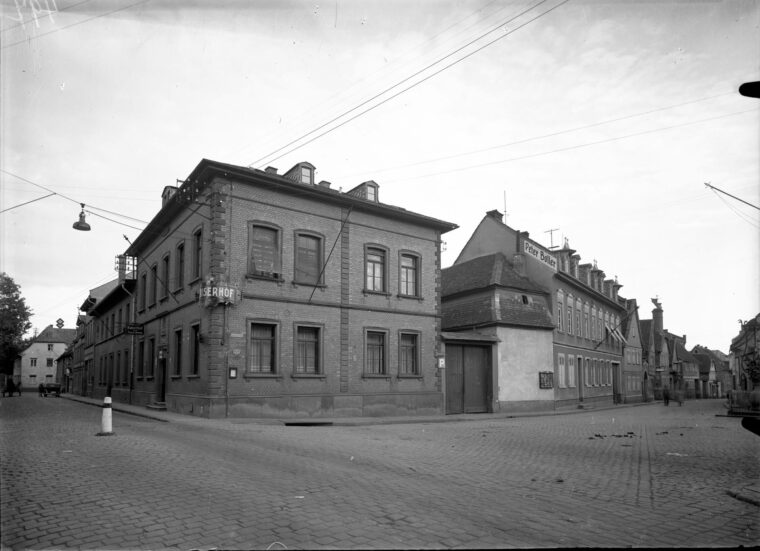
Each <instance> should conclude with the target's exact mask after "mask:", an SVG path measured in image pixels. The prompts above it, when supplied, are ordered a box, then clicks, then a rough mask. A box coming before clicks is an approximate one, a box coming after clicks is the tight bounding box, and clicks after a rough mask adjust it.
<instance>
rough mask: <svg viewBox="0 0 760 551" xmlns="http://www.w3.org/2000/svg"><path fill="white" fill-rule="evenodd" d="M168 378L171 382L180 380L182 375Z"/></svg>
mask: <svg viewBox="0 0 760 551" xmlns="http://www.w3.org/2000/svg"><path fill="white" fill-rule="evenodd" d="M169 378H170V379H171V380H172V381H176V380H177V379H181V378H182V375H170V376H169Z"/></svg>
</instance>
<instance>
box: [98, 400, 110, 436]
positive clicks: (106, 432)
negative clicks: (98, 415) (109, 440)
mask: <svg viewBox="0 0 760 551" xmlns="http://www.w3.org/2000/svg"><path fill="white" fill-rule="evenodd" d="M112 411H113V410H112V409H111V397H110V396H106V397H105V398H104V399H103V419H102V421H101V423H100V432H99V433H98V434H96V435H95V436H111V435H112V434H113V427H112V426H111V419H112V416H113V414H112Z"/></svg>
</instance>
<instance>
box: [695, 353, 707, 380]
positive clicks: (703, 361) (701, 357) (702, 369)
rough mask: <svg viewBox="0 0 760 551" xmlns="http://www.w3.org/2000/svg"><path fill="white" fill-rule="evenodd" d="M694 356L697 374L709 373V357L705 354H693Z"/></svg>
mask: <svg viewBox="0 0 760 551" xmlns="http://www.w3.org/2000/svg"><path fill="white" fill-rule="evenodd" d="M694 358H695V359H696V360H697V364H698V365H699V374H700V375H709V374H710V364H711V358H710V356H708V355H707V354H701V353H700V354H694Z"/></svg>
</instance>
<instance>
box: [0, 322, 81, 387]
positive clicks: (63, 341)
mask: <svg viewBox="0 0 760 551" xmlns="http://www.w3.org/2000/svg"><path fill="white" fill-rule="evenodd" d="M75 336H76V329H64V328H62V327H60V328H59V327H53V326H52V325H48V326H47V327H46V328H45V329H43V330H42V332H41V333H40V334H39V335H38V336H37V337H36V338H35V339H34V340H33V341H32V344H30V345H29V346H28V347H27V348H26V349H25V350H23V351H22V352H21V353H20V354H19V355H18V357H17V358H16V361H15V362H14V365H13V380H14V382H15V383H16V384H18V385H20V386H21V388H22V389H23V390H25V391H26V390H35V391H36V390H37V386H38V385H39V384H40V383H55V382H60V381H56V367H57V363H56V360H57V359H58V357H59V356H61V355H62V354H63V353H64V352H65V351H66V347H67V346H68V345H69V344H71V342H72V341H73V340H74V337H75Z"/></svg>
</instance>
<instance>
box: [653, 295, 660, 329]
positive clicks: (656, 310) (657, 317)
mask: <svg viewBox="0 0 760 551" xmlns="http://www.w3.org/2000/svg"><path fill="white" fill-rule="evenodd" d="M652 304H654V306H655V308H654V310H652V324H653V325H654V331H655V333H662V304H660V301H659V300H657V299H656V298H653V299H652Z"/></svg>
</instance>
